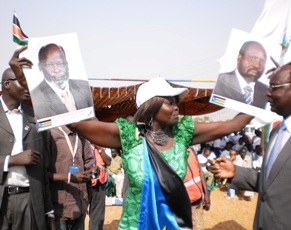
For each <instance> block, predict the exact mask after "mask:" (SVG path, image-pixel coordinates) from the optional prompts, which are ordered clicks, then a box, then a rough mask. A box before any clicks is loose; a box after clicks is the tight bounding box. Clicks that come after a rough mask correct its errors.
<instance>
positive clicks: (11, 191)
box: [5, 186, 29, 195]
mask: <svg viewBox="0 0 291 230" xmlns="http://www.w3.org/2000/svg"><path fill="white" fill-rule="evenodd" d="M25 192H29V187H19V186H8V187H5V193H8V194H10V195H13V194H20V193H25Z"/></svg>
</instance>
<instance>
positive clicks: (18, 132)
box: [1, 97, 29, 187]
mask: <svg viewBox="0 0 291 230" xmlns="http://www.w3.org/2000/svg"><path fill="white" fill-rule="evenodd" d="M1 103H2V106H3V109H4V111H5V113H6V116H7V118H8V121H9V123H10V126H11V128H12V131H13V134H14V138H15V139H14V144H13V148H12V152H11V156H13V155H16V154H19V153H21V152H23V145H22V130H23V116H22V112H14V111H9V110H8V108H7V106H6V104H5V102H4V101H3V98H2V97H1ZM18 109H19V110H21V107H20V106H19V108H18ZM9 158H10V156H7V157H6V159H5V163H4V172H8V175H7V179H6V182H5V185H7V186H8V185H14V186H21V187H29V179H28V175H27V172H26V168H25V167H24V166H12V167H9V165H8V164H9Z"/></svg>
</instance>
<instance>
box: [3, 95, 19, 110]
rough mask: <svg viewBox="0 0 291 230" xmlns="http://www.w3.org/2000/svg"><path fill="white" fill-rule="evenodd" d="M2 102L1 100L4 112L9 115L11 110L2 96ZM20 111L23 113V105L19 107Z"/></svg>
mask: <svg viewBox="0 0 291 230" xmlns="http://www.w3.org/2000/svg"><path fill="white" fill-rule="evenodd" d="M0 100H1V103H2V107H3V110H4V112H5V113H7V112H9V111H11V110H9V109H8V107H7V105H6V104H5V102H4V100H3V97H2V96H1V97H0ZM18 110H19V111H20V112H21V113H22V109H21V104H20V105H19V106H18Z"/></svg>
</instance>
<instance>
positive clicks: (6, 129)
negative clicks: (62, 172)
mask: <svg viewBox="0 0 291 230" xmlns="http://www.w3.org/2000/svg"><path fill="white" fill-rule="evenodd" d="M22 109H23V150H28V149H32V150H36V151H38V152H40V153H41V154H42V155H43V156H44V157H43V158H41V159H40V160H39V162H38V163H37V165H35V166H27V167H26V171H27V174H28V177H29V183H30V195H31V204H32V210H33V212H34V216H35V221H36V223H37V225H38V229H46V221H45V213H47V212H49V211H51V210H52V209H53V207H52V203H51V196H50V190H49V179H48V176H47V173H46V170H45V164H44V161H45V155H46V154H44V152H45V149H46V148H45V142H44V139H46V138H47V135H48V133H47V132H42V133H38V132H37V131H36V124H35V119H34V113H33V110H32V108H30V107H28V106H26V105H22ZM0 137H1V138H0V200H1V201H2V199H3V194H4V188H5V180H6V177H7V172H4V171H3V168H4V162H5V158H6V156H7V155H10V154H11V152H12V148H13V143H14V134H13V131H12V129H11V126H10V124H9V121H8V118H7V116H6V114H5V112H4V109H3V106H2V103H0ZM1 203H2V202H0V208H1Z"/></svg>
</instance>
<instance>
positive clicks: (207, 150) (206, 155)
mask: <svg viewBox="0 0 291 230" xmlns="http://www.w3.org/2000/svg"><path fill="white" fill-rule="evenodd" d="M209 155H210V150H209V149H205V150H204V156H205V157H208V156H209Z"/></svg>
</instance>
